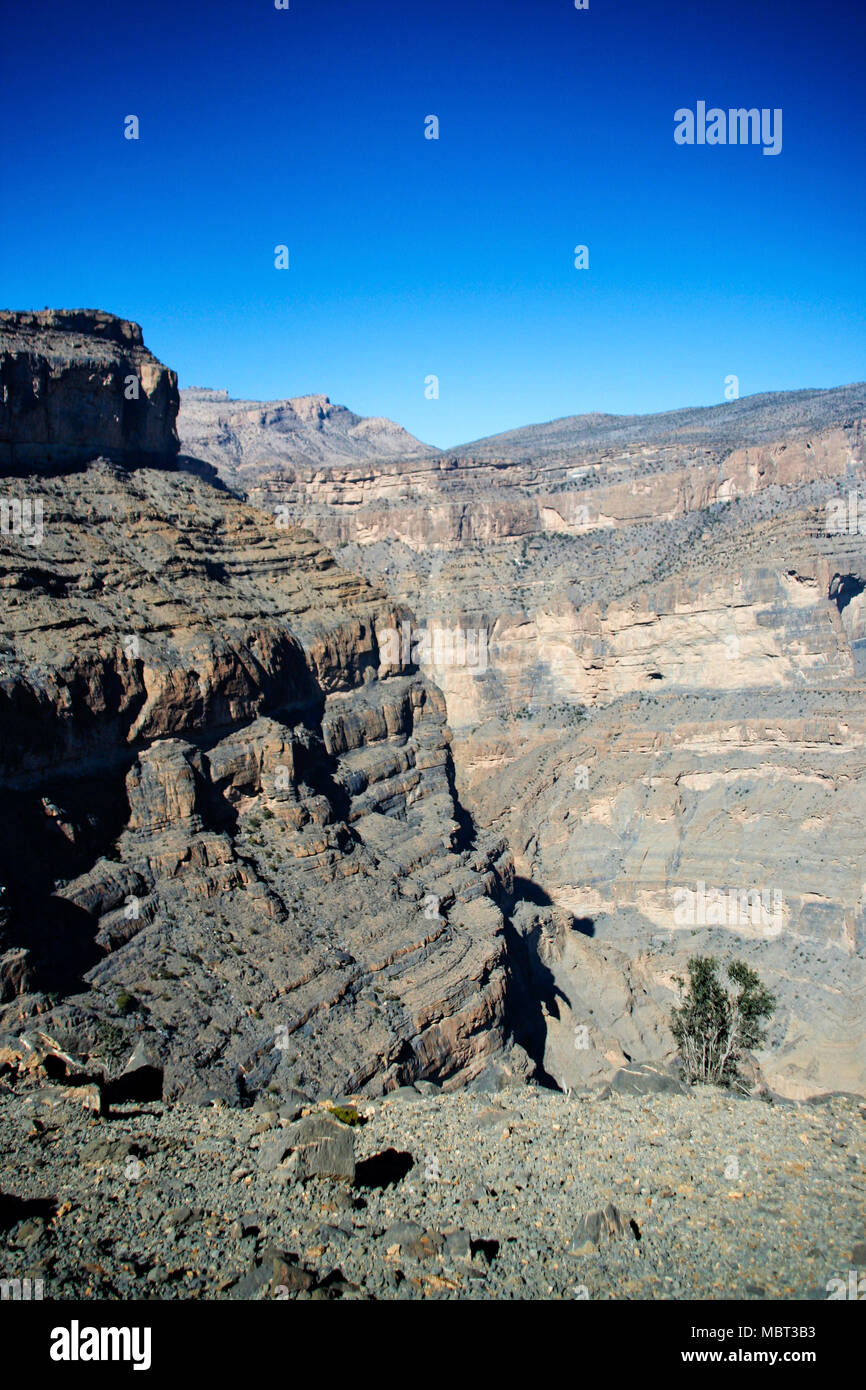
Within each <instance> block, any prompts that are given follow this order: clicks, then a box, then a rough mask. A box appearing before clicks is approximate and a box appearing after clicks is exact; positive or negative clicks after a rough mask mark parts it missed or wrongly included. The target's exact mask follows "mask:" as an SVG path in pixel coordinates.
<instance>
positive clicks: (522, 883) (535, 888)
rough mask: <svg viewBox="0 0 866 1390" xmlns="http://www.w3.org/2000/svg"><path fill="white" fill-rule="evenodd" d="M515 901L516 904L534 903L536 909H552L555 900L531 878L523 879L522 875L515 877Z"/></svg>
mask: <svg viewBox="0 0 866 1390" xmlns="http://www.w3.org/2000/svg"><path fill="white" fill-rule="evenodd" d="M513 897H514V901H515V903H519V902H523V903H532V905H533V906H534V907H552V906H553V899H552V898H551V897H550V895H549V894H548V893H546V892H545V890H544V889H543V888H542V887H541V885H540V884H538V883H535V882H534V881H533V880H532V879H531V878H522V877H521V876H520V874H516V875H515V877H514V894H513Z"/></svg>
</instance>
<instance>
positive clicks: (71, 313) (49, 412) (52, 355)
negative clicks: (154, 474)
mask: <svg viewBox="0 0 866 1390" xmlns="http://www.w3.org/2000/svg"><path fill="white" fill-rule="evenodd" d="M178 399H179V398H178V392H177V376H176V374H175V373H174V372H172V371H169V369H168V368H167V367H164V366H163V365H162V363H161V362H158V361H157V359H156V358H155V357H154V356H153V354H152V353H150V352H148V350H147V348H146V347H145V346H144V343H143V341H142V336H141V329H140V328H139V326H138V324H137V323H129V322H127V320H125V319H118V318H115V317H114V315H113V314H104V313H101V312H99V311H98V310H90V309H45V310H43V311H40V312H37V313H14V312H8V311H2V312H0V474H6V475H10V474H16V473H21V472H23V473H25V474H26V473H27V472H29V471H31V470H33V471H36V470H40V471H43V470H50V469H52V468H57V467H62V468H66V467H69V466H72V465H76V464H80V463H82V462H85V461H86V460H88V459H93V458H96V457H97V455H99V454H106V455H110V456H111V457H112V458H114V459H115V460H116V461H121V460H125V461H130V462H135V463H141V462H145V461H148V462H151V463H163V462H168V461H170V460H172V459H173V458H174V457H175V456H176V454H177V451H178V440H177V433H176V429H175V420H176V417H177V408H178Z"/></svg>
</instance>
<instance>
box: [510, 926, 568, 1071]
mask: <svg viewBox="0 0 866 1390" xmlns="http://www.w3.org/2000/svg"><path fill="white" fill-rule="evenodd" d="M540 934H541V927H540V926H537V927H535V928H533V930H532V931H531V932H530V933H528V934H525V935H524V934H523V933H522V932H519V931H518V930H517V928H516V927H515V926H514V923H513V922H512V921H511V919H510V918H509V917H506V919H505V925H504V927H503V935H504V937H505V942H506V946H507V949H508V970H509V988H508V991H507V995H506V1010H505V1024H506V1028H507V1030H508V1033H509V1034H510V1036H511V1037H513V1038H514V1041H515V1042H517V1043H519V1044H520V1046H521V1047H522V1048H524V1049H525V1051H526V1053H527V1054H528V1056H529V1057H530V1058H531V1060H532V1061H533V1062H534V1063H535V1073H534V1076H533V1080H535V1081H537V1082H538V1084H539V1085H540V1086H545V1087H547V1089H548V1090H551V1091H558V1090H561V1087H560V1086H559V1083H558V1082H557V1081H556V1078H555V1077H553V1076H551V1075H550V1073H549V1072H548V1071H546V1070H545V1067H544V1048H545V1043H546V1041H547V1023H546V1022H545V1009H546V1010H547V1012H548V1013H549V1014H552V1015H554V1016H555V1017H558V1015H559V1005H558V1002H557V1001H558V999H562V1000H565V998H566V997H565V995H564V994H563V993H562V991H561V990H560V989H558V988H557V985H556V981H555V980H554V978H553V975H552V973H551V971H550V970H548V968H547V966H546V965H544V964H543V963H542V961H541V960H540V958H539V955H538V938H539V936H540ZM566 1002H567V1001H566Z"/></svg>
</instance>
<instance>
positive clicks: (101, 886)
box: [0, 322, 511, 1099]
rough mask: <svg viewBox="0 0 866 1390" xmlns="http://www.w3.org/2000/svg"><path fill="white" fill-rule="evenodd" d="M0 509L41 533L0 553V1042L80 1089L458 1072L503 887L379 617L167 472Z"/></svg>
mask: <svg viewBox="0 0 866 1390" xmlns="http://www.w3.org/2000/svg"><path fill="white" fill-rule="evenodd" d="M61 327H62V332H63V334H64V335H65V332H66V329H67V328H68V327H69V325H68V323H65V322H64V323H63V324H62V326H61ZM129 327H134V326H129V325H123V324H118V323H116V322H115V327H114V330H113V331H114V332H116V334H118V335H120V337H121V338H123V339H124V341H125V340H126V337H127V334H126V329H127V328H129ZM42 331H43V332H44V333H45V334H46V335H47V342H46V347H45V358H44V360H45V362H46V363H48V362H49V361H50V360H51V358H52V354H53V352H54V350H55V348H56V346H57V344H56V340H55V338H54V336H53V335H54V327H53V326H52V325H50V324H49V325H43V326H42ZM136 332H137V330H136ZM132 337H133V339H135V333H133V334H132ZM109 340H110V339H109ZM133 345H134V344H133ZM124 350H125V349H124ZM82 351H87V352H90V347H88V348H87V349H83V350H82ZM169 417H171V411H170V410H169ZM13 418H14V419H17V418H18V417H17V415H16V414H15V412H13ZM134 441H135V435H134V433H133V434H132V435H130V436H125V437H124V440H123V442H124V444H125V445H128V446H129V448H130V449H133V447H134ZM136 447H137V446H136ZM4 488H5V490H6V492H8V493H9V494H10V495H11V494H12V493H13V492H14V494H15V496H16V497H17V498H18V500H19V501H22V500H23V501H29V503H30V504H31V508H32V510H33V514H35V513H36V512H37V511H38V515H39V517H40V530H39V534H38V536H37V535H36V534H35V532H34V531H33V530H32V529H29V530H28V529H27V528H21V527H16V526H14V525H13V526H11V527H9V528H7V529H6V530H5V531H4V533H3V535H2V537H0V602H2V610H0V731H2V732H0V784H2V789H3V808H4V809H3V834H2V837H0V884H2V890H3V891H2V895H0V907H2V913H0V1032H2V1031H16V1030H19V1029H20V1028H21V1027H22V1026H28V1025H32V1024H33V1023H34V1021H37V1020H38V1023H39V1026H41V1027H46V1028H48V1029H49V1031H51V1032H52V1033H53V1034H54V1035H55V1036H59V1037H61V1038H62V1039H63V1040H64V1041H65V1043H66V1044H67V1045H68V1046H69V1047H71V1048H73V1050H75V1051H76V1052H77V1053H78V1055H80V1056H82V1057H89V1058H90V1059H91V1061H92V1062H94V1063H99V1064H101V1065H103V1066H104V1067H106V1068H108V1069H109V1070H111V1069H112V1068H115V1067H116V1066H117V1065H120V1064H122V1061H123V1060H124V1058H125V1057H126V1056H128V1055H129V1053H130V1052H131V1051H132V1048H133V1046H134V1045H135V1044H136V1043H139V1042H140V1043H142V1045H143V1046H144V1048H145V1050H146V1052H147V1055H148V1056H150V1057H152V1059H153V1061H154V1064H155V1065H159V1066H161V1067H163V1068H164V1070H165V1087H166V1093H167V1094H168V1095H174V1094H178V1093H180V1092H182V1091H183V1092H186V1093H187V1094H189V1095H195V1094H202V1093H204V1092H205V1091H206V1090H212V1091H214V1092H215V1093H217V1094H221V1095H225V1096H226V1097H227V1098H229V1099H235V1098H237V1097H238V1096H240V1095H243V1094H253V1093H255V1092H256V1091H258V1090H260V1089H261V1088H262V1087H264V1086H266V1085H272V1086H274V1087H276V1088H278V1089H279V1088H284V1089H287V1088H289V1087H290V1086H292V1085H295V1086H303V1087H307V1088H309V1089H310V1090H311V1091H313V1092H314V1093H318V1092H319V1091H326V1092H329V1093H331V1094H334V1093H339V1092H342V1091H358V1090H365V1089H366V1090H369V1091H371V1092H373V1093H381V1091H382V1090H383V1089H388V1088H390V1087H393V1086H394V1085H397V1084H399V1083H401V1082H402V1081H405V1080H411V1079H413V1078H416V1077H417V1078H420V1077H424V1078H429V1079H435V1080H437V1081H439V1082H442V1083H445V1084H447V1085H458V1084H461V1083H462V1082H464V1081H466V1080H467V1079H469V1078H471V1077H473V1076H474V1075H475V1074H476V1073H478V1072H479V1071H480V1070H481V1069H482V1068H483V1067H484V1066H485V1065H486V1064H487V1062H488V1060H489V1059H490V1058H491V1057H492V1056H493V1055H494V1054H496V1053H497V1052H499V1051H501V1049H502V1047H503V1045H504V1044H505V1043H506V1041H508V1031H509V1026H510V1020H509V1013H508V1010H509V1003H508V984H509V969H510V965H509V961H508V957H507V950H506V941H505V937H504V934H503V926H504V922H503V917H502V914H501V912H500V910H499V907H498V906H497V902H498V901H499V900H500V899H502V900H503V901H504V900H505V897H506V896H507V894H508V891H509V888H510V882H511V865H510V860H509V858H508V854H507V849H506V846H505V845H504V842H502V841H501V839H498V838H497V837H491V836H478V837H476V836H474V835H471V834H470V835H467V833H466V825H465V816H464V814H463V813H462V811H461V808H460V807H459V804H458V802H457V800H456V797H455V793H454V772H453V765H452V760H451V753H450V747H449V733H448V729H447V726H446V723H445V710H444V701H443V699H442V697H441V695H440V694H439V692H438V691H437V690H436V688H435V687H433V686H432V685H430V684H429V683H428V682H427V680H426V679H425V678H424V677H423V676H422V675H421V674H420V672H419V671H418V670H417V668H416V667H415V666H414V665H412V664H411V662H407V663H404V662H402V661H398V662H397V664H395V663H394V661H389V662H388V663H387V664H383V661H382V655H381V651H380V646H381V633H382V632H383V631H390V630H392V629H393V628H394V627H395V626H396V625H397V624H398V623H399V622H400V621H402V620H403V619H404V617H405V610H403V609H401V608H399V607H395V605H394V604H393V603H392V602H391V601H390V600H389V599H388V598H387V596H386V594H385V592H384V591H383V590H382V589H381V588H377V587H374V586H371V585H370V584H369V583H367V582H366V581H365V580H363V579H360V578H358V577H356V576H353V575H351V574H349V573H347V572H345V571H344V570H342V569H339V568H338V567H337V565H336V564H335V562H334V560H333V557H332V556H331V555H330V554H329V552H328V551H327V550H325V548H324V547H323V546H322V545H321V544H320V543H319V542H318V541H317V540H315V538H314V537H313V536H312V535H310V534H309V532H306V531H304V530H302V529H300V528H298V527H296V526H287V525H283V524H282V521H281V520H279V519H275V518H274V517H273V516H268V515H267V514H264V513H262V512H259V511H256V510H254V509H253V508H251V507H249V506H247V505H245V504H244V503H242V502H240V501H239V500H237V499H236V498H234V497H232V496H230V495H229V494H227V493H225V492H220V491H217V490H215V489H213V488H211V487H208V486H207V485H206V483H204V482H202V481H201V480H200V479H198V478H196V477H193V476H191V475H190V474H188V473H182V472H173V471H166V470H155V469H151V468H148V467H139V468H136V469H134V470H128V469H127V468H126V467H124V466H122V465H120V464H118V463H117V462H116V460H114V459H112V460H110V461H109V460H107V459H97V460H96V461H94V462H92V463H90V464H88V465H86V466H83V465H81V464H79V465H77V466H76V471H75V472H74V473H62V472H60V471H58V470H56V469H55V470H54V472H53V473H51V474H50V475H46V474H44V473H42V472H40V471H38V470H37V471H35V472H34V473H33V474H31V475H29V476H27V477H16V478H14V479H11V480H7V483H6V484H4ZM37 504H38V506H37Z"/></svg>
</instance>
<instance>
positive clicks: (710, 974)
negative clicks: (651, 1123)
mask: <svg viewBox="0 0 866 1390" xmlns="http://www.w3.org/2000/svg"><path fill="white" fill-rule="evenodd" d="M718 969H719V967H718V962H717V961H716V959H715V957H714V956H692V958H691V960H690V961H689V963H688V972H689V978H688V981H685V980H683V979H682V978H681V977H680V976H677V977H675V978H676V982H677V984H678V985H679V986H680V989H681V991H682V1002H681V1003H680V1005H679V1007H675V1008H674V1009H673V1010H672V1012H671V1031H672V1033H673V1035H674V1038H675V1039H676V1042H677V1044H678V1045H679V1049H680V1057H681V1059H682V1063H683V1070H684V1073H685V1078H686V1080H687V1081H688V1082H689V1083H690V1084H691V1085H695V1084H697V1083H699V1082H701V1083H705V1084H711V1085H715V1086H729V1087H736V1088H739V1089H745V1086H744V1083H743V1081H742V1078H741V1077H740V1072H739V1063H740V1061H741V1060H742V1057H743V1053H744V1052H749V1051H751V1050H753V1049H754V1048H756V1047H760V1045H761V1043H762V1042H763V1041H764V1038H765V1037H766V1030H765V1028H764V1026H763V1025H764V1021H765V1020H766V1019H768V1018H770V1016H771V1015H772V1013H773V1011H774V1010H775V1007H776V999H775V997H774V995H772V994H771V993H770V991H769V990H768V989H765V987H764V986H763V985H762V984H761V981H760V980H759V978H758V976H757V974H756V972H755V971H754V970H752V969H751V968H750V967H749V966H748V965H746V964H745V962H744V961H741V960H735V961H732V962H731V964H730V965H729V966H728V971H727V973H728V978H729V980H730V981H731V984H732V986H733V988H732V989H727V988H726V987H725V985H724V984H723V982H722V981H721V980H720V979H719V975H718Z"/></svg>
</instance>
